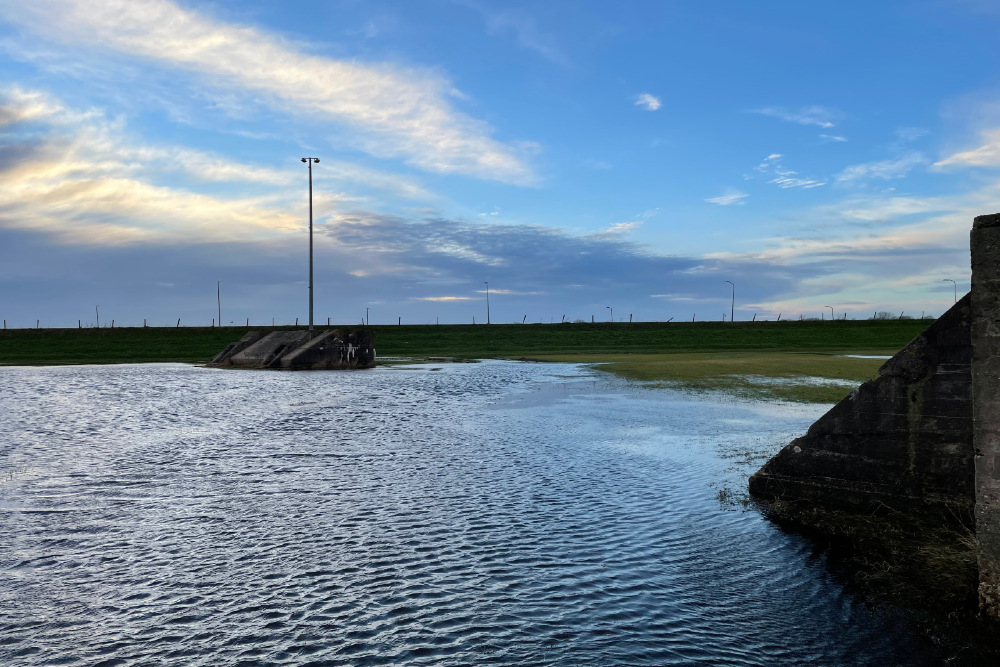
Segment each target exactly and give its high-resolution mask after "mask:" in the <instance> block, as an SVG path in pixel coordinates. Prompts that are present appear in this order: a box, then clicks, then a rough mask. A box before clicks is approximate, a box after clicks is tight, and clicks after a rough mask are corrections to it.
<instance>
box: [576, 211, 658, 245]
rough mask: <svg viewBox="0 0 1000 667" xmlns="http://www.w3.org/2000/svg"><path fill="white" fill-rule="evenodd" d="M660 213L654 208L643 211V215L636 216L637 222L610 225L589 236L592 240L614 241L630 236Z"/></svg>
mask: <svg viewBox="0 0 1000 667" xmlns="http://www.w3.org/2000/svg"><path fill="white" fill-rule="evenodd" d="M659 212H660V209H658V208H653V209H650V210H648V211H643V212H642V213H640V214H639V215H637V216H636V219H635V220H630V221H628V222H616V223H614V224H612V225H609V226H608V227H607V228H606V229H602V230H601V231H599V232H594V233H592V234H588V235H587V236H588V237H590V238H597V239H609V240H612V239H615V238H617V237H619V236H622V235H624V234H629V233H631V232H633V231H635V230H636V229H639V228H640V227H642V225H643V224H644V223H645V222H647V221H648V220H650V219H651V218H653V217H655V216H656V214H657V213H659Z"/></svg>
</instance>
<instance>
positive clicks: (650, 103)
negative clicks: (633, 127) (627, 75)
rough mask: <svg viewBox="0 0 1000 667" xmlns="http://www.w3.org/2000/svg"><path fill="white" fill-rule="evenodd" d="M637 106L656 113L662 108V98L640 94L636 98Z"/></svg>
mask: <svg viewBox="0 0 1000 667" xmlns="http://www.w3.org/2000/svg"><path fill="white" fill-rule="evenodd" d="M635 105H636V106H637V107H640V108H642V109H645V110H646V111H656V110H657V109H659V108H660V107H661V106H662V103H661V102H660V98H658V97H655V96H653V95H650V94H649V93H640V94H639V95H638V96H637V97H636V98H635Z"/></svg>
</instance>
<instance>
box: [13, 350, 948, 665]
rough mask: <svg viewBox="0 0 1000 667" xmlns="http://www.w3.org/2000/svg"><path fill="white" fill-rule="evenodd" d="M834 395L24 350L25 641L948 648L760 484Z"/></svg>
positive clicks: (516, 654) (307, 656) (579, 370)
mask: <svg viewBox="0 0 1000 667" xmlns="http://www.w3.org/2000/svg"><path fill="white" fill-rule="evenodd" d="M826 407H827V406H825V405H793V404H780V403H753V402H746V401H742V402H741V401H736V400H728V399H725V398H719V397H715V398H713V397H711V396H705V395H699V396H691V395H686V394H684V393H682V392H679V391H671V390H665V389H656V388H647V387H644V386H642V385H639V384H635V383H628V382H626V381H623V380H619V379H616V378H614V377H613V376H610V375H607V374H601V373H597V372H594V371H590V370H587V369H585V368H583V367H580V366H577V365H572V364H526V363H516V362H483V363H478V364H439V365H433V364H427V365H418V366H406V367H395V368H391V367H382V368H378V369H375V370H372V371H364V372H348V373H280V372H273V373H272V372H252V371H219V370H209V369H203V368H196V367H192V366H186V365H180V364H175V365H172V364H160V365H125V366H88V367H83V366H76V367H49V368H28V367H22V368H3V369H0V415H2V416H3V417H2V419H0V531H2V534H3V536H4V539H3V540H0V570H2V577H0V663H2V664H11V665H14V664H17V665H48V664H62V665H95V664H109V665H110V664H114V665H139V664H143V665H152V664H188V665H222V664H226V665H236V664H241V665H322V664H330V665H338V664H352V665H382V664H407V665H414V664H435V665H469V664H482V663H491V664H499V665H617V664H630V665H674V664H676V665H690V664H705V665H816V664H822V665H889V664H892V665H933V664H938V662H939V656H938V655H937V654H936V653H935V652H934V649H933V647H931V646H930V645H929V644H928V643H926V642H925V640H923V639H922V638H921V637H919V636H918V635H916V634H914V633H913V632H912V631H911V630H909V629H908V626H907V624H906V623H905V622H904V619H902V618H901V617H900V616H898V615H897V614H895V613H893V612H890V611H880V612H876V611H872V610H870V609H869V608H867V607H866V606H865V605H864V604H863V603H862V602H861V601H859V600H857V599H855V598H854V597H852V596H851V595H850V594H848V593H846V592H845V591H844V589H843V588H842V586H841V585H840V584H839V583H838V581H836V579H835V578H834V577H832V576H831V575H830V573H829V571H828V569H827V567H826V563H825V558H824V556H823V555H822V554H819V553H817V552H816V551H815V550H814V548H813V547H812V546H811V545H810V543H809V542H808V541H806V540H805V539H803V538H801V537H798V536H795V535H789V534H786V533H784V532H782V531H781V530H780V529H778V528H777V527H775V526H774V525H772V524H770V523H769V522H768V521H766V520H765V519H763V518H762V517H761V516H760V515H759V514H758V513H757V512H756V511H754V510H753V509H752V508H751V509H749V510H747V509H746V508H745V507H744V506H743V504H742V503H741V502H740V500H741V498H742V497H743V491H744V488H745V486H744V484H745V476H746V474H747V473H749V472H751V471H752V470H754V469H756V467H757V466H758V465H759V464H760V463H761V462H762V460H763V458H764V457H766V456H767V455H769V454H771V453H773V452H775V451H777V450H778V449H779V448H780V447H781V446H782V445H783V444H785V443H786V442H787V441H789V440H790V439H791V438H792V437H794V436H795V435H797V434H800V433H801V432H802V431H804V430H805V428H807V427H808V425H809V424H810V423H811V422H812V421H813V420H814V419H815V418H816V417H817V416H819V415H820V414H821V413H822V412H824V411H825V409H826Z"/></svg>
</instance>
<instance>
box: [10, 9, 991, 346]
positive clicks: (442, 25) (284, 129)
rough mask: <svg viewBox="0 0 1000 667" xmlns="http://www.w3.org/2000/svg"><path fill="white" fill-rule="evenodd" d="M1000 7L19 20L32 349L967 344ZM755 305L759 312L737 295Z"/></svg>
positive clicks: (74, 14) (115, 14) (19, 241)
mask: <svg viewBox="0 0 1000 667" xmlns="http://www.w3.org/2000/svg"><path fill="white" fill-rule="evenodd" d="M998 29H1000V3H996V2H995V1H990V0H982V1H976V0H964V1H962V0H952V1H949V2H943V1H942V2H938V1H933V2H932V1H928V0H907V1H903V2H893V1H891V0H887V1H884V2H878V3H871V2H853V1H845V2H840V3H836V4H834V5H829V4H828V3H811V2H801V1H797V2H780V1H775V2H755V3H749V2H742V1H737V0H734V1H732V2H722V1H718V2H715V1H707V2H681V1H676V2H669V1H664V2H631V3H609V2H585V1H579V0H572V1H569V0H566V1H564V0H549V1H547V2H545V3H535V2H513V1H512V2H499V1H496V2H488V1H486V0H419V1H418V0H408V1H402V0H400V1H397V2H390V1H380V0H372V1H370V2H363V1H361V0H325V1H315V2H307V1H297V0H286V1H284V2H280V3H275V2H259V1H254V0H240V1H239V2H237V1H235V0H217V1H215V2H191V1H180V2H173V1H170V0H33V1H32V2H30V3H25V2H24V1H23V0H0V178H2V182H0V317H2V318H3V319H4V320H5V321H6V326H8V327H34V326H36V325H40V326H42V327H46V326H49V327H56V326H77V325H78V322H79V323H80V324H82V325H83V326H93V325H94V324H95V323H96V320H97V318H98V316H99V317H100V320H101V324H102V325H105V324H110V322H111V320H112V319H113V320H115V321H116V326H134V325H141V324H142V323H143V321H144V320H145V321H147V322H148V323H149V324H150V325H157V326H158V325H172V324H175V323H176V321H177V319H178V318H179V319H180V320H181V321H182V324H191V325H205V324H210V323H211V321H212V319H213V318H215V317H216V316H217V311H218V307H219V297H220V296H221V310H222V321H223V323H225V324H229V323H230V322H233V323H236V324H245V323H246V321H247V319H248V318H249V321H250V322H251V324H253V323H257V324H270V323H271V322H272V321H274V322H276V323H291V322H293V321H294V320H295V319H296V318H300V320H301V322H305V321H306V318H307V317H308V247H309V194H308V193H309V180H308V179H309V174H308V169H307V166H306V165H305V164H303V163H302V162H301V158H303V157H316V158H319V160H320V161H319V163H318V164H316V165H315V166H314V167H313V172H312V176H313V210H314V232H313V233H314V261H315V313H316V321H317V322H318V323H323V324H325V323H326V320H327V318H330V319H331V321H332V322H334V323H342V324H345V323H346V324H350V323H360V321H361V320H362V318H363V317H364V316H365V313H366V309H367V312H368V314H369V318H370V321H371V323H373V324H375V323H397V322H399V321H402V322H403V323H404V324H423V323H434V322H438V321H439V322H441V323H468V322H472V320H473V318H475V319H476V321H477V322H483V321H484V320H485V318H486V289H487V285H486V283H488V284H489V299H490V316H491V320H492V321H493V322H497V323H499V322H521V321H528V322H546V323H547V322H560V321H561V320H562V319H563V318H565V319H566V320H567V321H574V320H584V321H590V320H591V318H595V319H596V320H598V321H601V320H604V321H607V320H609V319H611V318H612V317H613V318H614V319H615V320H616V321H628V319H629V317H634V319H635V320H637V321H665V320H668V319H670V318H674V319H675V320H690V319H692V318H696V319H698V320H720V319H722V318H723V316H725V317H728V315H729V311H730V307H731V305H732V304H731V300H734V301H735V315H736V319H737V320H748V319H752V318H754V317H756V318H757V319H768V320H773V319H775V318H777V317H778V316H779V315H780V316H781V317H782V318H783V319H784V318H793V319H798V318H799V317H800V316H804V317H820V316H821V314H822V316H824V317H829V316H830V314H831V313H836V314H837V317H842V316H844V314H846V315H847V316H848V317H851V318H865V317H871V316H872V315H873V314H874V313H875V312H876V311H885V312H892V313H896V314H898V313H905V314H907V315H912V316H920V315H922V314H927V315H940V314H941V313H942V312H943V311H944V310H946V309H947V308H948V307H949V306H950V305H951V304H952V302H953V300H954V287H953V284H952V283H951V282H948V281H949V280H954V281H955V283H956V285H957V291H958V294H959V295H961V294H963V293H964V292H965V291H967V290H968V289H969V252H968V238H969V236H968V234H969V230H970V229H971V226H972V219H973V217H974V216H976V215H980V214H985V213H994V212H997V211H1000V49H998V47H997V41H996V34H997V31H998ZM726 281H731V283H732V286H731V285H730V283H728V282H726Z"/></svg>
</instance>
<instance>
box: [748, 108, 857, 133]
mask: <svg viewBox="0 0 1000 667" xmlns="http://www.w3.org/2000/svg"><path fill="white" fill-rule="evenodd" d="M753 112H754V113H759V114H762V115H764V116H771V117H772V118H780V119H781V120H786V121H788V122H790V123H798V124H799V125H816V126H817V127H822V128H823V129H829V128H831V127H833V126H834V125H836V124H837V122H838V121H839V120H840V119H841V118H842V117H843V115H844V114H843V113H842V112H841V111H839V110H837V109H833V108H830V107H823V106H809V107H763V108H761V109H754V110H753Z"/></svg>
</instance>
